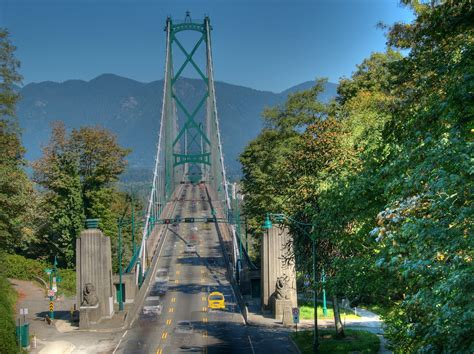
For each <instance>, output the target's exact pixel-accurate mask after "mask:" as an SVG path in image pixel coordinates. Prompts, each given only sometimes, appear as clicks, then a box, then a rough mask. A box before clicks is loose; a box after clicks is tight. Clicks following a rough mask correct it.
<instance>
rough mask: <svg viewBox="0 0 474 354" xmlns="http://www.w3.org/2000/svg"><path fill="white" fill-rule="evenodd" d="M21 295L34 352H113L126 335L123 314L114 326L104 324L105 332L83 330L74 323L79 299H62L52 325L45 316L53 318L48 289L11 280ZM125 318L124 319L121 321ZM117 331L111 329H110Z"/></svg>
mask: <svg viewBox="0 0 474 354" xmlns="http://www.w3.org/2000/svg"><path fill="white" fill-rule="evenodd" d="M10 283H11V284H12V286H13V288H14V289H15V290H16V291H17V293H18V300H17V304H16V309H17V313H19V309H20V308H28V315H26V316H25V318H24V319H23V316H21V321H22V322H23V321H24V320H25V321H26V322H28V323H30V328H29V329H30V338H31V341H30V350H29V352H30V353H41V354H56V353H61V354H63V353H91V352H111V351H112V350H113V348H114V347H115V343H116V342H118V340H119V337H120V336H121V335H122V333H121V331H120V326H121V325H122V323H123V315H122V314H120V315H117V316H114V318H113V319H111V320H110V321H112V322H113V323H108V324H105V323H104V324H103V326H104V329H103V332H101V329H99V330H97V331H95V332H88V331H82V330H80V329H79V328H78V327H77V325H76V324H72V323H71V321H70V317H71V313H70V309H71V307H73V306H74V303H75V298H73V297H72V298H67V297H61V298H59V299H58V300H56V301H55V319H54V320H53V321H52V322H51V324H48V323H47V322H46V321H45V316H46V315H49V298H48V297H47V296H46V290H45V289H44V288H42V287H41V286H40V285H39V284H37V283H36V282H32V281H24V280H17V279H10ZM120 317H121V318H120ZM111 327H112V328H113V330H110V328H111Z"/></svg>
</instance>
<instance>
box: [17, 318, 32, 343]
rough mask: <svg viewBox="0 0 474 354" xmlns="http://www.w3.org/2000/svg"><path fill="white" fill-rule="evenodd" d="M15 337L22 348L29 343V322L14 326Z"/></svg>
mask: <svg viewBox="0 0 474 354" xmlns="http://www.w3.org/2000/svg"><path fill="white" fill-rule="evenodd" d="M16 337H17V339H18V342H19V343H20V345H21V346H22V347H23V348H26V347H28V346H29V345H30V324H29V323H28V322H27V323H23V324H22V325H20V326H16Z"/></svg>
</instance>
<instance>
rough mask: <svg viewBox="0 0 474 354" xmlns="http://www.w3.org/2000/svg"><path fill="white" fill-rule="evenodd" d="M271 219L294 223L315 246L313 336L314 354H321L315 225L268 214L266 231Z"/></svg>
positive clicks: (269, 227) (280, 214)
mask: <svg viewBox="0 0 474 354" xmlns="http://www.w3.org/2000/svg"><path fill="white" fill-rule="evenodd" d="M271 217H274V218H275V219H276V220H277V221H283V220H284V219H287V220H289V221H291V222H292V223H294V224H295V225H297V226H298V228H299V229H300V230H301V231H303V233H304V235H305V236H307V237H309V239H310V240H311V242H312V246H313V283H314V292H313V308H314V334H313V337H314V338H313V353H315V354H316V353H319V338H318V313H317V308H318V298H317V286H316V285H317V282H318V279H317V276H316V236H315V235H314V229H315V225H314V223H311V224H307V223H303V222H300V221H297V220H295V219H293V218H291V217H289V216H287V215H285V214H282V213H278V214H275V213H267V215H266V216H265V221H264V223H263V226H262V227H263V228H264V229H267V230H269V229H271V228H272V227H273V224H272V221H271ZM304 226H311V233H308V232H307V231H306V230H305V229H304V228H303V227H304Z"/></svg>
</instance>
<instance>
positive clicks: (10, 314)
mask: <svg viewBox="0 0 474 354" xmlns="http://www.w3.org/2000/svg"><path fill="white" fill-rule="evenodd" d="M0 293H1V294H2V296H0V352H1V353H5V354H9V353H12V354H13V353H16V352H17V349H16V348H17V344H16V337H15V320H14V315H15V302H16V297H17V294H16V292H15V290H13V288H12V286H11V285H10V283H9V282H8V280H7V279H6V278H5V277H4V276H3V275H2V274H0Z"/></svg>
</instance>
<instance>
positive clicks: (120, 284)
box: [118, 220, 123, 311]
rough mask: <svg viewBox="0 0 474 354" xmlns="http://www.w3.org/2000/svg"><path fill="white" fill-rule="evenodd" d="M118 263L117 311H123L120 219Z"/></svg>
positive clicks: (120, 224) (120, 222) (120, 227)
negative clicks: (118, 296)
mask: <svg viewBox="0 0 474 354" xmlns="http://www.w3.org/2000/svg"><path fill="white" fill-rule="evenodd" d="M118 263H119V294H120V298H119V299H118V300H119V311H123V283H122V220H119V227H118Z"/></svg>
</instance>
